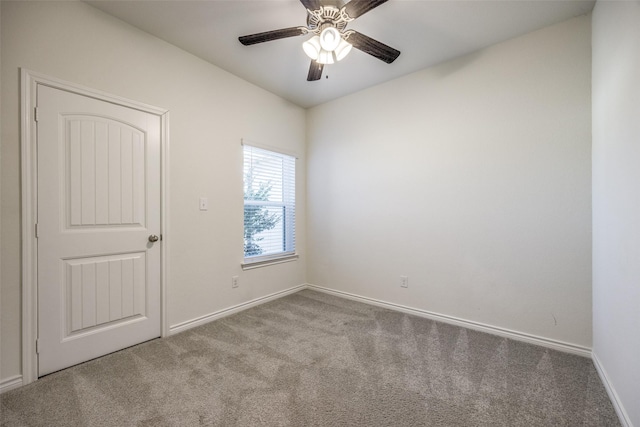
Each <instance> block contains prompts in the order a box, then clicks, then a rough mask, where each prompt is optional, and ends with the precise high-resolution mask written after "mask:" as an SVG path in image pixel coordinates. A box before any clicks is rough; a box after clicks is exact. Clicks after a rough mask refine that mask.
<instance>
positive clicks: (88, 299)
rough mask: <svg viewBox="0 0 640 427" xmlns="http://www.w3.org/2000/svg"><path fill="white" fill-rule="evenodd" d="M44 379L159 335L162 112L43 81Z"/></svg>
mask: <svg viewBox="0 0 640 427" xmlns="http://www.w3.org/2000/svg"><path fill="white" fill-rule="evenodd" d="M37 141H38V146H37V156H38V225H37V227H38V228H37V237H38V239H37V242H38V346H37V347H38V376H42V375H45V374H48V373H51V372H54V371H57V370H60V369H63V368H66V367H68V366H71V365H74V364H77V363H81V362H84V361H86V360H90V359H93V358H95V357H98V356H102V355H105V354H107V353H111V352H113V351H116V350H120V349H122V348H125V347H128V346H131V345H134V344H137V343H140V342H143V341H146V340H149V339H153V338H156V337H159V336H160V330H161V329H160V244H161V241H160V240H158V241H155V242H153V241H152V240H154V239H155V237H153V236H160V117H159V116H157V115H153V114H150V113H146V112H142V111H139V110H135V109H132V108H129V107H125V106H121V105H116V104H113V103H109V102H105V101H101V100H97V99H94V98H90V97H86V96H82V95H78V94H74V93H71V92H67V91H64V90H60V89H54V88H51V87H48V86H45V85H41V84H39V85H38V87H37Z"/></svg>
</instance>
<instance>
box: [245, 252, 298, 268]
mask: <svg viewBox="0 0 640 427" xmlns="http://www.w3.org/2000/svg"><path fill="white" fill-rule="evenodd" d="M299 257H300V256H299V255H298V253H297V252H283V253H280V254H277V255H265V256H256V257H251V259H249V260H247V259H246V258H245V260H244V262H241V263H240V266H241V267H242V269H243V270H253V269H254V268H260V267H266V266H268V265H274V264H282V263H285V262H291V261H297V260H298V258H299Z"/></svg>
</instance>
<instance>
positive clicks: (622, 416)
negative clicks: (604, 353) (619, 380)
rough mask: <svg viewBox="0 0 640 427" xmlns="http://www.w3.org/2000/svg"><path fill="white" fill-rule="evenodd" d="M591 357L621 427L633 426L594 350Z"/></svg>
mask: <svg viewBox="0 0 640 427" xmlns="http://www.w3.org/2000/svg"><path fill="white" fill-rule="evenodd" d="M591 358H592V359H593V364H594V365H595V367H596V371H598V375H599V376H600V380H601V381H602V384H603V385H604V388H605V390H607V394H608V395H609V399H610V400H611V403H612V404H613V407H614V408H615V410H616V414H618V419H619V420H620V424H622V426H623V427H633V423H631V419H630V418H629V415H628V414H627V411H625V409H624V406H622V402H621V401H620V397H619V396H618V393H616V389H615V388H613V384H611V381H610V380H609V376H608V375H607V371H605V369H604V367H603V366H602V363H601V362H600V359H599V358H598V355H597V354H596V353H595V352H592V353H591Z"/></svg>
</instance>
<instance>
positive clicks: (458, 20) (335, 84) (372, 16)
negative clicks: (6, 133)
mask: <svg viewBox="0 0 640 427" xmlns="http://www.w3.org/2000/svg"><path fill="white" fill-rule="evenodd" d="M87 3H89V4H91V5H92V6H94V7H96V8H98V9H100V10H102V11H104V12H106V13H108V14H110V15H113V16H115V17H117V18H119V19H122V20H123V21H125V22H127V23H129V24H131V25H133V26H135V27H138V28H140V29H142V30H144V31H146V32H148V33H150V34H152V35H154V36H156V37H159V38H161V39H163V40H165V41H167V42H169V43H171V44H173V45H175V46H178V47H180V48H182V49H184V50H186V51H188V52H190V53H192V54H194V55H196V56H198V57H200V58H202V59H204V60H206V61H208V62H210V63H212V64H214V65H217V66H218V67H220V68H223V69H225V70H227V71H229V72H230V73H233V74H235V75H237V76H239V77H241V78H243V79H245V80H247V81H249V82H251V83H254V84H255V85H257V86H260V87H262V88H264V89H266V90H268V91H270V92H273V93H275V94H277V95H279V96H281V97H283V98H285V99H288V100H290V101H292V102H294V103H295V104H298V105H300V106H302V107H312V106H315V105H318V104H321V103H323V102H327V101H330V100H332V99H335V98H339V97H341V96H344V95H347V94H349V93H353V92H356V91H358V90H362V89H364V88H367V87H370V86H374V85H377V84H379V83H382V82H385V81H388V80H392V79H394V78H396V77H399V76H402V75H405V74H408V73H411V72H414V71H417V70H420V69H422V68H426V67H430V66H433V65H435V64H438V63H440V62H443V61H446V60H449V59H452V58H455V57H458V56H461V55H464V54H467V53H470V52H473V51H475V50H478V49H481V48H483V47H486V46H489V45H492V44H495V43H498V42H501V41H503V40H507V39H510V38H513V37H516V36H519V35H521V34H525V33H528V32H530V31H534V30H536V29H539V28H542V27H545V26H548V25H551V24H554V23H557V22H561V21H564V20H566V19H569V18H572V17H575V16H579V15H583V14H585V13H588V12H590V11H591V10H592V9H593V6H594V3H595V0H587V1H584V0H499V1H496V0H491V1H486V0H470V1H457V0H442V1H434V0H390V1H388V2H387V3H385V4H383V5H381V6H379V7H378V8H376V9H374V10H372V11H371V12H369V13H367V14H365V15H363V16H361V17H360V18H358V19H357V20H355V21H354V22H352V23H350V24H349V26H348V27H347V28H352V29H355V30H357V31H359V32H361V33H363V34H366V35H368V36H370V37H373V38H374V39H377V40H379V41H381V42H383V43H385V44H387V45H389V46H391V47H394V48H396V49H398V50H400V51H401V52H402V54H401V55H400V57H399V58H398V59H397V60H396V61H395V62H394V63H392V64H386V63H384V62H382V61H380V60H378V59H376V58H374V57H372V56H370V55H367V54H365V53H363V52H361V51H358V50H356V49H353V50H352V51H351V53H350V54H349V56H348V57H347V58H345V59H344V60H343V61H341V62H339V63H337V64H333V65H328V66H325V69H324V73H323V77H322V79H321V80H319V81H315V82H308V81H307V79H306V77H307V72H308V70H309V59H308V58H307V57H306V55H305V54H304V52H303V51H302V42H303V41H304V40H306V39H307V38H309V37H310V36H301V37H292V38H288V39H282V40H276V41H271V42H266V43H261V44H257V45H253V46H243V45H241V44H240V42H239V41H238V36H241V35H246V34H253V33H258V32H263V31H269V30H274V29H279V28H286V27H294V26H302V25H305V23H306V10H305V8H304V7H303V6H302V4H301V3H300V2H299V1H298V0H208V1H206V0H199V1H186V0H169V1H149V0H139V1H138V0H129V1H113V0H98V1H87ZM325 76H326V77H327V78H325Z"/></svg>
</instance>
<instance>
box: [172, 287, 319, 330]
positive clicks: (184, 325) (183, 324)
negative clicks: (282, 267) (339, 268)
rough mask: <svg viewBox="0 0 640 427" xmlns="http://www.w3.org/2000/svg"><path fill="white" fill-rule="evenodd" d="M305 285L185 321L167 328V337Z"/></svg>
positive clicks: (283, 294)
mask: <svg viewBox="0 0 640 427" xmlns="http://www.w3.org/2000/svg"><path fill="white" fill-rule="evenodd" d="M306 288H307V285H306V284H302V285H298V286H294V287H293V288H289V289H286V290H284V291H280V292H275V293H273V294H270V295H265V296H263V297H260V298H256V299H253V300H251V301H247V302H243V303H242V304H238V305H234V306H232V307H228V308H224V309H222V310H219V311H216V312H213V313H210V314H205V315H204V316H200V317H197V318H195V319H191V320H187V321H186V322H181V323H178V324H176V325H172V326H170V327H169V335H173V334H177V333H178V332H182V331H186V330H187V329H191V328H195V327H196V326H200V325H204V324H205V323H209V322H212V321H214V320H216V319H220V318H222V317H226V316H230V315H232V314H234V313H238V312H240V311H244V310H246V309H248V308H251V307H255V306H256V305H260V304H264V303H266V302H269V301H273V300H274V299H278V298H282V297H284V296H286V295H290V294H293V293H295V292H298V291H301V290H303V289H306Z"/></svg>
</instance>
